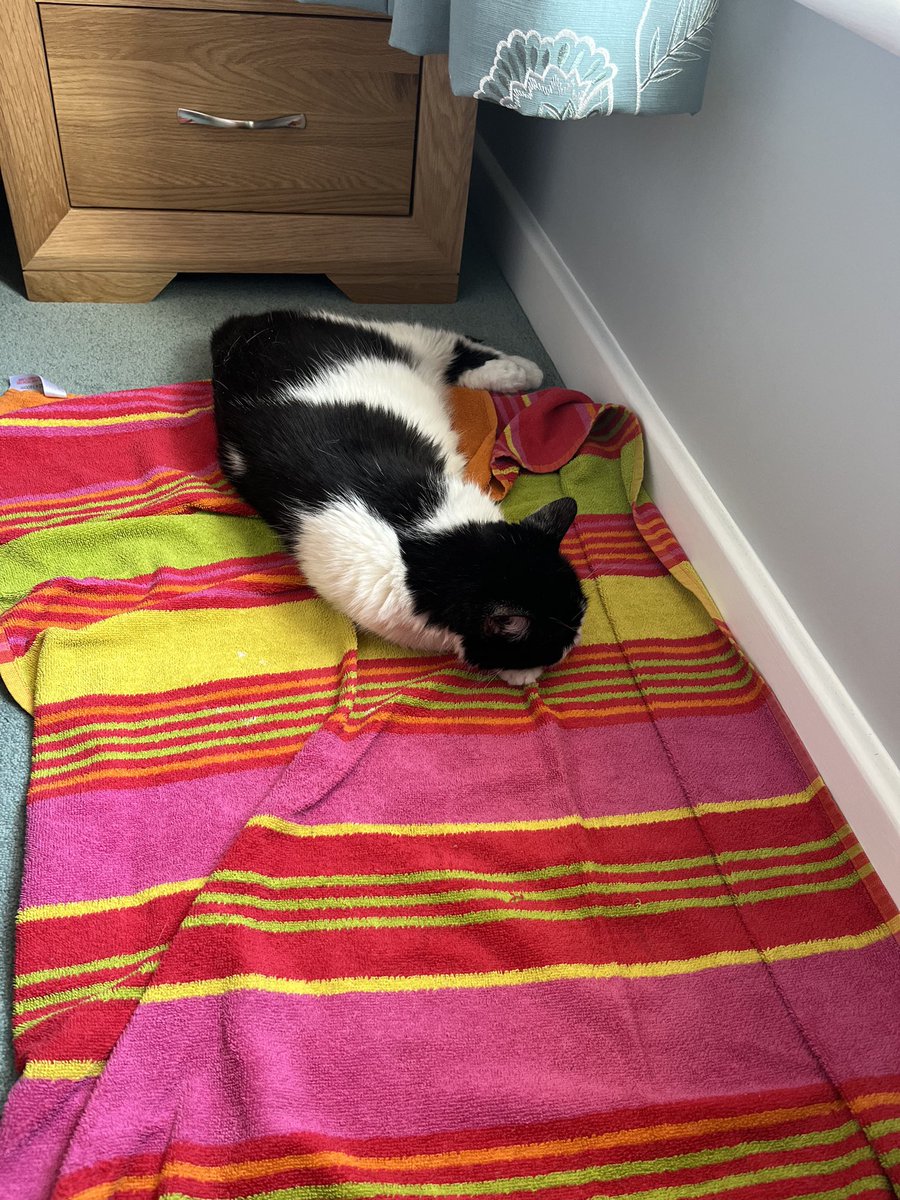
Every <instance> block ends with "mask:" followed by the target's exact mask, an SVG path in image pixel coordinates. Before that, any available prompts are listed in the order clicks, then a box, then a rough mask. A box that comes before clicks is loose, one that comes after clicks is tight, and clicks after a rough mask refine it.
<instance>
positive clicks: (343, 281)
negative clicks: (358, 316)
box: [328, 271, 459, 304]
mask: <svg viewBox="0 0 900 1200" xmlns="http://www.w3.org/2000/svg"><path fill="white" fill-rule="evenodd" d="M328 278H329V279H330V280H331V282H332V283H333V284H334V285H335V287H338V288H340V289H341V291H342V292H343V293H344V295H345V296H347V297H349V299H351V300H355V301H356V302H357V303H358V304H452V303H453V301H454V300H455V299H456V293H457V290H458V288H459V275H458V274H457V273H456V272H455V271H446V272H437V273H434V274H426V273H424V272H423V273H422V274H409V275H400V274H398V275H388V274H384V275H343V274H331V275H329V276H328Z"/></svg>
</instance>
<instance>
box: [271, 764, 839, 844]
mask: <svg viewBox="0 0 900 1200" xmlns="http://www.w3.org/2000/svg"><path fill="white" fill-rule="evenodd" d="M823 786H824V785H823V783H822V780H821V778H818V779H815V780H813V782H812V783H811V784H810V785H809V787H807V788H805V789H804V790H803V791H802V792H790V793H788V794H787V795H784V796H769V797H766V798H765V799H761V800H726V801H724V802H723V803H719V804H713V803H708V804H695V805H694V806H693V808H691V807H690V806H688V805H684V806H682V807H679V808H660V809H654V810H652V811H650V812H642V813H622V814H619V815H616V816H609V817H579V816H569V817H551V818H548V819H547V820H543V821H479V822H473V823H470V824H464V823H445V824H436V825H363V824H360V825H357V824H350V823H343V824H340V825H298V824H297V823H296V822H294V821H285V820H283V819H282V818H281V817H271V816H267V815H261V816H258V817H251V819H250V820H249V821H248V822H247V824H248V825H261V826H264V827H265V828H267V829H274V830H275V831H276V832H277V833H284V834H289V835H290V836H291V837H307V838H308V837H347V836H352V835H354V834H388V835H390V836H391V837H440V836H446V835H449V834H460V833H534V832H540V831H542V830H547V829H566V828H569V827H570V826H572V825H578V826H580V827H581V828H583V829H621V828H624V827H627V826H630V825H656V824H659V823H661V822H664V821H685V820H689V819H690V818H691V817H697V816H707V815H708V814H712V813H738V812H748V811H750V810H752V809H760V808H789V807H790V806H791V805H794V804H806V803H807V802H808V801H809V800H811V799H812V797H813V796H814V795H815V794H816V792H817V791H819V789H820V788H821V787H823Z"/></svg>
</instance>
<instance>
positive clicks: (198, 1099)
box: [66, 945, 900, 1170]
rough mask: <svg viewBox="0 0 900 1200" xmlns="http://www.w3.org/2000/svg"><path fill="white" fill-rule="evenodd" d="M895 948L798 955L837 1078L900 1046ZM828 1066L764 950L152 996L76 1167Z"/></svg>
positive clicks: (764, 1082)
mask: <svg viewBox="0 0 900 1200" xmlns="http://www.w3.org/2000/svg"><path fill="white" fill-rule="evenodd" d="M889 954H890V951H887V950H886V948H885V946H883V945H882V946H874V947H871V948H869V949H867V950H863V951H856V952H845V953H840V954H832V955H825V956H821V957H817V958H810V959H803V960H800V961H798V962H796V963H794V964H791V969H792V971H794V972H795V973H796V974H797V975H798V976H802V978H803V981H804V986H805V988H806V989H807V990H808V991H809V992H811V993H816V992H818V993H819V994H820V995H822V996H826V995H827V996H828V997H829V1002H828V1003H827V1004H822V1005H821V1006H820V1009H821V1015H820V1020H819V1027H820V1032H822V1033H823V1035H825V1036H827V1037H828V1039H829V1041H830V1043H831V1048H832V1053H831V1058H830V1063H829V1067H830V1068H831V1069H832V1070H833V1071H834V1072H835V1074H836V1076H837V1078H844V1079H849V1078H853V1077H858V1076H866V1075H879V1074H882V1073H885V1072H891V1071H895V1070H896V1066H897V1062H898V1061H900V1024H898V1022H897V1021H896V1020H893V1019H892V1014H893V1013H895V1011H896V996H894V995H892V990H891V982H892V981H893V979H894V978H895V973H894V971H893V969H892V967H891V965H890V962H889V958H888V957H887V956H888V955H889ZM373 970H374V965H373ZM835 982H837V984H838V990H839V992H841V993H843V994H844V995H846V996H848V997H850V996H852V997H853V998H854V1004H853V1012H852V1016H851V1014H850V1013H849V1012H848V1013H847V1014H846V1015H847V1016H851V1019H850V1020H849V1021H848V1022H847V1024H846V1025H845V1024H843V1023H842V1022H841V1021H840V1019H838V1018H839V1016H841V1015H845V1014H843V1011H841V1013H840V1014H838V1017H832V1015H831V1012H830V1004H831V1000H830V997H831V996H832V994H833V993H832V990H831V989H832V987H833V985H834V983H835ZM848 1026H849V1028H848ZM853 1027H855V1028H858V1029H859V1030H864V1031H865V1033H866V1036H865V1037H857V1036H856V1035H855V1034H854V1032H853ZM198 1046H209V1047H219V1048H220V1050H221V1054H198V1053H197V1047H198ZM823 1081H824V1080H823V1076H822V1073H821V1071H820V1068H819V1066H818V1063H817V1060H816V1058H815V1056H814V1054H813V1053H812V1052H811V1050H810V1048H809V1046H808V1045H807V1044H806V1043H805V1041H804V1040H803V1038H802V1036H801V1034H800V1033H799V1032H798V1029H797V1026H796V1024H795V1022H794V1021H793V1020H792V1019H791V1017H790V1015H789V1014H788V1012H787V1011H786V1009H785V1007H784V1006H783V1004H782V1002H781V1000H780V998H779V996H778V994H777V992H776V990H775V988H774V986H773V984H772V981H771V979H770V977H769V975H768V974H767V972H766V970H765V968H764V967H763V966H762V965H754V966H747V967H735V968H719V969H717V970H710V971H702V972H699V973H697V974H694V975H690V976H669V977H667V978H665V979H647V980H636V981H622V980H603V981H597V982H592V981H574V982H570V981H566V982H561V983H556V984H539V985H531V986H524V987H508V988H507V987H504V988H494V989H483V990H481V989H472V990H460V991H449V990H448V991H443V992H436V993H423V992H414V993H405V994H371V995H345V996H335V997H327V998H323V997H291V996H277V995H271V994H268V993H262V992H260V993H246V992H243V993H241V992H238V993H234V994H232V995H229V996H224V997H204V998H201V999H195V1000H182V1001H178V1002H177V1003H170V1004H159V1005H157V1004H150V1005H145V1006H143V1007H141V1008H139V1009H138V1010H137V1012H136V1014H135V1016H134V1017H133V1018H132V1021H131V1023H130V1025H129V1027H128V1029H127V1031H126V1032H125V1034H124V1036H123V1038H122V1040H121V1042H120V1044H119V1046H118V1047H117V1049H116V1050H115V1051H114V1053H113V1056H112V1058H111V1060H110V1064H109V1067H108V1068H107V1071H106V1073H105V1074H104V1076H103V1078H102V1079H101V1080H100V1081H99V1083H98V1085H97V1088H96V1091H95V1093H94V1096H93V1097H92V1099H91V1102H90V1105H89V1107H88V1110H87V1112H86V1114H85V1118H84V1119H83V1120H82V1122H81V1124H80V1126H79V1128H78V1130H77V1132H76V1134H75V1136H74V1138H73V1141H72V1148H71V1152H70V1154H69V1156H68V1158H67V1162H66V1169H67V1170H72V1169H76V1168H79V1167H83V1166H87V1165H90V1164H91V1163H93V1162H96V1161H98V1160H99V1159H105V1158H111V1157H115V1156H118V1155H126V1154H130V1153H134V1152H135V1151H138V1150H140V1151H142V1152H153V1151H155V1150H156V1151H159V1150H162V1149H164V1148H165V1147H166V1146H167V1145H169V1144H170V1143H171V1142H172V1141H178V1140H182V1139H183V1140H186V1141H197V1142H201V1143H207V1144H223V1143H229V1142H234V1141H240V1140H243V1139H249V1138H256V1137H266V1136H271V1135H277V1134H287V1133H296V1132H298V1131H306V1132H317V1133H323V1134H330V1135H333V1136H338V1137H375V1136H383V1137H397V1136H403V1135H408V1134H415V1133H422V1132H426V1131H433V1132H434V1131H443V1130H453V1129H471V1128H477V1127H489V1126H492V1125H500V1124H525V1123H528V1122H537V1121H545V1120H548V1119H552V1118H557V1117H566V1116H577V1115H581V1114H585V1113H590V1112H602V1111H606V1110H610V1109H617V1108H625V1107H639V1106H643V1105H650V1104H660V1103H663V1104H664V1103H669V1102H675V1101H685V1100H688V1101H689V1100H691V1099H701V1098H708V1097H710V1096H728V1095H746V1094H748V1093H753V1092H754V1091H765V1090H774V1089H778V1088H796V1087H804V1086H808V1085H810V1084H814V1083H818V1082H823Z"/></svg>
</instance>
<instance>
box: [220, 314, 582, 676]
mask: <svg viewBox="0 0 900 1200" xmlns="http://www.w3.org/2000/svg"><path fill="white" fill-rule="evenodd" d="M211 348H212V359H213V392H214V396H215V415H216V424H217V428H218V433H219V457H220V459H221V463H222V468H223V470H224V472H225V474H226V476H227V477H228V479H229V480H230V481H231V482H232V484H233V485H234V487H235V488H236V489H237V491H238V492H239V493H240V494H241V495H242V496H243V497H244V499H245V500H247V501H248V503H250V504H251V505H252V506H253V507H254V508H255V509H257V511H258V512H259V513H260V514H261V515H262V516H263V517H264V518H265V519H266V520H267V521H268V522H269V523H270V524H271V525H272V526H274V528H275V529H276V530H277V531H278V532H279V533H280V534H281V536H282V538H283V539H284V541H285V542H286V543H287V545H288V546H289V547H290V548H291V550H292V551H293V553H294V556H295V557H296V559H297V562H298V564H299V566H300V568H301V570H302V571H303V574H304V575H305V576H306V578H307V580H308V581H309V583H310V584H311V585H312V586H313V587H314V588H315V589H316V591H318V593H319V594H320V595H321V596H322V597H323V598H324V599H326V600H328V601H330V602H331V604H333V605H334V607H335V608H337V609H339V610H340V611H341V612H343V613H345V614H346V615H347V616H348V617H350V618H351V619H352V620H353V621H355V622H356V623H357V624H358V625H360V626H361V627H363V628H364V629H368V630H370V631H371V632H373V633H376V634H380V635H381V636H382V637H385V638H387V639H389V640H391V641H394V642H398V643H399V644H401V645H403V646H408V647H411V648H413V649H416V650H423V651H427V652H430V653H443V652H447V651H451V652H453V653H455V654H456V655H457V656H458V657H459V658H460V659H462V660H463V661H464V662H466V663H468V664H469V665H470V666H472V667H474V668H476V669H478V670H484V671H491V672H493V673H495V674H496V675H499V676H500V677H501V678H503V679H505V680H506V681H507V682H509V683H512V684H516V685H521V684H525V683H531V682H533V681H534V680H535V679H537V677H538V676H539V675H540V674H541V671H542V670H543V669H544V668H545V667H547V666H550V665H551V664H553V663H556V662H558V661H559V660H560V659H562V658H563V657H564V656H565V655H566V654H567V653H568V651H569V650H570V649H571V647H572V646H573V644H574V643H575V642H576V641H577V639H578V635H579V632H580V629H581V623H582V619H583V617H584V610H585V601H584V597H583V595H582V591H581V586H580V584H579V582H578V578H577V576H576V574H575V572H574V571H573V569H572V567H571V566H570V565H569V563H568V562H567V561H566V560H565V559H564V558H563V557H562V555H561V554H560V550H559V546H560V542H561V541H562V538H563V535H564V534H565V532H566V530H567V529H568V528H569V526H570V524H571V523H572V521H573V520H574V518H575V514H576V506H575V501H574V500H572V499H569V498H564V499H560V500H554V501H553V502H552V503H550V504H548V505H546V506H545V507H544V508H542V509H540V510H539V511H538V512H536V513H533V514H532V515H531V516H529V517H526V518H525V519H524V520H523V521H522V522H520V523H519V524H517V525H514V524H507V523H506V522H505V521H504V520H503V517H502V515H501V513H500V511H499V509H498V508H497V506H496V505H495V504H494V503H493V502H492V501H491V500H490V499H489V498H488V497H487V496H486V495H485V494H484V492H482V491H481V489H480V488H479V487H477V486H476V485H475V484H473V483H470V482H468V481H467V480H466V479H465V477H464V469H465V461H464V459H463V457H462V455H461V454H460V452H459V448H458V444H457V439H456V434H455V433H454V431H453V428H452V425H451V421H450V413H449V409H448V405H447V400H446V393H445V389H446V386H447V385H448V384H461V385H463V386H468V387H474V388H488V389H491V390H494V391H506V392H518V391H527V390H529V389H531V388H535V387H537V386H538V385H539V384H540V382H541V371H540V369H539V368H538V367H537V366H536V365H535V364H534V363H532V362H529V361H528V360H527V359H524V358H515V357H513V356H511V355H506V354H502V353H500V351H497V350H494V349H492V348H490V347H488V346H485V345H482V344H481V343H479V342H475V341H473V340H471V339H469V338H465V337H460V336H458V335H457V334H455V333H449V332H447V331H446V330H439V329H428V328H426V327H425V326H422V325H404V324H400V323H381V322H378V321H363V320H356V319H352V318H346V317H343V316H336V315H334V316H332V315H329V314H326V313H295V312H271V313H265V314H262V315H259V316H244V317H234V318H232V319H231V320H229V321H226V322H225V324H224V325H222V326H221V327H220V328H219V329H217V330H216V331H215V333H214V334H213V337H212V347H211Z"/></svg>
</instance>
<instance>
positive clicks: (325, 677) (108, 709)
mask: <svg viewBox="0 0 900 1200" xmlns="http://www.w3.org/2000/svg"><path fill="white" fill-rule="evenodd" d="M340 678H341V668H340V666H338V667H337V668H335V667H313V668H310V669H309V670H308V671H295V672H292V673H291V674H290V675H288V674H287V673H286V672H285V675H284V677H283V679H279V680H276V681H273V682H272V683H270V684H259V685H257V686H256V687H248V688H242V687H241V686H240V680H238V681H237V682H236V684H235V685H234V686H232V687H229V688H224V687H219V688H217V689H216V690H213V691H208V692H198V693H197V694H196V695H193V696H183V697H182V696H179V697H178V698H177V699H175V700H173V701H171V702H170V705H169V706H167V707H166V706H163V704H161V702H160V699H159V698H158V697H153V698H150V697H148V699H147V702H145V703H143V704H141V703H136V704H115V703H111V704H107V705H100V704H91V705H80V706H79V707H77V708H64V709H61V710H59V711H58V712H57V713H53V714H52V715H49V716H47V717H45V718H44V720H45V722H46V723H47V724H49V723H50V722H51V721H66V722H67V721H69V720H71V719H74V718H81V717H95V716H96V717H102V718H103V719H104V720H108V721H112V720H114V719H115V718H116V717H118V716H161V717H164V716H165V715H166V714H168V713H178V712H180V711H182V710H181V709H180V708H179V707H178V706H179V704H181V705H184V706H185V708H184V711H185V712H192V711H193V707H187V706H188V705H191V706H195V705H196V704H198V703H199V702H203V703H204V704H207V703H216V702H218V701H221V700H225V701H234V702H235V703H237V702H238V701H249V700H252V699H255V698H259V699H262V700H267V699H275V698H276V697H278V696H283V695H285V694H286V693H287V694H293V693H295V692H296V693H297V694H298V695H302V691H301V688H302V686H303V684H306V683H316V684H317V685H319V684H325V683H331V682H332V681H333V682H335V683H336V682H339V681H340ZM109 699H110V700H113V699H114V697H112V696H111V697H110V698H109ZM63 703H64V704H65V703H72V702H70V701H64V702H63ZM44 728H46V725H42V729H44Z"/></svg>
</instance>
